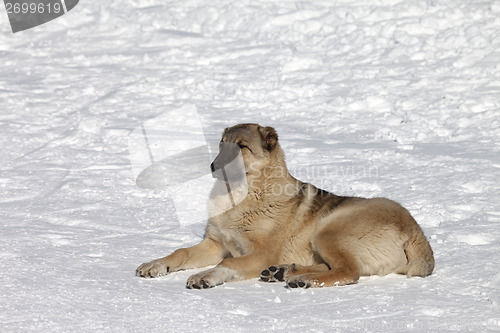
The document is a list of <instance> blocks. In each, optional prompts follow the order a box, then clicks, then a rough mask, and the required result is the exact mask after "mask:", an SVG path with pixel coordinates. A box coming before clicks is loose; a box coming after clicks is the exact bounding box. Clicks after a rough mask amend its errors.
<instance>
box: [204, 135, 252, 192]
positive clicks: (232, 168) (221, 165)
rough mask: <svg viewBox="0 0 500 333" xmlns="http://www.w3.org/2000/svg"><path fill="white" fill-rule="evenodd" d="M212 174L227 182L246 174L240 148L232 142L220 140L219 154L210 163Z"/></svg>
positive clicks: (236, 179) (237, 179)
mask: <svg viewBox="0 0 500 333" xmlns="http://www.w3.org/2000/svg"><path fill="white" fill-rule="evenodd" d="M210 169H211V170H212V176H213V177H214V178H217V179H219V180H222V181H225V182H226V183H228V182H233V181H239V180H241V179H243V178H244V177H245V175H246V170H245V164H244V163H243V156H242V154H241V149H240V147H238V145H236V144H234V143H228V142H222V143H221V144H220V146H219V155H217V157H216V158H215V159H214V161H213V162H212V164H211V165H210Z"/></svg>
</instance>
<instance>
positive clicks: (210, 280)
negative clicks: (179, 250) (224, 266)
mask: <svg viewBox="0 0 500 333" xmlns="http://www.w3.org/2000/svg"><path fill="white" fill-rule="evenodd" d="M222 283H223V282H222V281H219V280H218V279H217V278H216V277H215V274H213V272H211V270H208V271H204V272H201V273H198V274H195V275H192V276H191V277H190V278H189V279H188V280H187V283H186V287H187V288H189V289H208V288H213V287H215V286H217V285H220V284H222Z"/></svg>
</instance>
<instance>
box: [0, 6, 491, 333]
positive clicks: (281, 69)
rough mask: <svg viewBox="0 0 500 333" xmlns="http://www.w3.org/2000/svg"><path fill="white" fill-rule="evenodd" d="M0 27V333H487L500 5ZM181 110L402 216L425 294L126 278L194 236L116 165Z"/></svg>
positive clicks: (122, 9)
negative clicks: (189, 108)
mask: <svg viewBox="0 0 500 333" xmlns="http://www.w3.org/2000/svg"><path fill="white" fill-rule="evenodd" d="M0 7H1V6H0ZM1 8H2V9H0V12H2V13H1V14H0V16H2V17H3V19H2V20H0V59H1V62H2V66H0V102H1V105H2V108H1V113H0V131H1V132H0V133H1V136H0V148H1V164H0V170H1V171H0V172H1V173H0V189H1V190H0V207H1V208H0V226H1V243H0V258H1V259H0V278H1V280H0V281H1V285H0V298H1V302H0V331H2V332H30V331H33V332H35V331H36V332H48V331H50V332H66V331H72V332H94V331H116V332H118V331H119V332H123V331H126V332H135V331H150V330H156V331H159V332H169V331H171V332H181V331H204V332H205V331H206V332H216V331H221V330H224V331H231V330H234V331H245V332H253V331H273V330H276V331H285V330H286V331H313V332H322V331H323V332H332V331H381V332H400V331H418V332H424V331H474V332H478V331H500V270H499V266H500V254H499V244H500V203H499V197H500V185H499V178H500V154H499V153H500V143H499V137H500V119H499V118H500V117H499V112H500V2H499V1H497V0H493V1H480V0H477V1H456V0H428V1H422V0H339V1H326V0H325V1H285V0H275V1H264V0H253V1H192V0H186V1H164V0H163V1H162V0H136V1H132V0H107V1H97V0H94V1H80V3H79V4H78V6H77V7H75V8H74V9H73V10H72V11H71V12H69V13H68V14H66V15H64V16H63V17H61V18H59V19H56V20H54V21H52V22H50V23H47V24H45V25H42V26H40V27H37V28H34V29H31V30H27V31H24V32H20V33H17V34H12V33H11V30H10V26H9V24H8V20H7V15H6V13H5V10H4V8H3V7H1ZM189 104H194V105H196V106H197V107H198V111H199V114H200V118H201V120H202V122H203V125H204V126H205V128H204V130H205V134H206V136H207V138H210V139H211V140H216V139H217V138H218V137H219V136H220V133H221V132H222V129H223V128H224V127H226V126H230V125H233V124H236V123H240V122H259V123H262V124H265V125H271V126H274V127H275V128H276V129H277V130H278V133H279V134H280V140H281V144H282V146H283V148H284V150H285V153H286V154H287V161H288V164H289V167H290V169H291V170H292V171H293V173H294V174H295V175H296V176H297V177H298V178H300V179H302V180H305V181H310V182H312V183H314V184H316V185H319V186H322V187H323V188H325V189H327V190H330V191H333V192H335V193H338V194H345V195H359V196H368V197H373V196H386V197H389V198H392V199H395V200H397V201H399V202H401V203H402V204H403V205H404V206H406V207H407V208H408V209H409V210H410V211H411V212H412V214H413V215H414V216H415V217H416V219H417V220H418V221H419V223H420V224H421V225H422V227H423V229H424V231H425V233H426V235H427V236H428V237H429V239H430V242H431V245H432V247H433V249H434V252H435V257H436V270H435V272H434V274H433V275H432V276H430V277H428V278H425V279H421V278H412V279H407V278H405V277H402V276H396V275H390V276H387V277H369V278H362V280H361V281H360V282H359V283H358V284H356V285H351V286H346V287H339V288H325V289H314V290H313V289H307V290H289V289H287V288H285V287H284V286H283V285H282V284H265V283H261V282H259V281H257V280H251V281H245V282H240V283H232V284H226V285H223V286H220V287H217V288H214V289H211V290H202V291H197V290H187V289H185V281H186V279H187V277H188V276H189V275H191V274H192V273H193V272H180V273H176V274H172V275H169V276H166V277H162V278H159V279H147V280H146V279H141V278H137V277H135V276H134V271H135V268H136V267H137V266H138V265H139V264H141V263H143V262H145V261H149V260H151V259H154V258H158V257H160V256H163V255H166V254H168V253H170V252H171V251H173V250H174V249H176V248H178V247H185V246H190V245H193V244H196V243H197V242H199V241H200V240H201V239H202V237H203V232H204V224H203V223H202V222H199V223H193V224H190V225H185V226H182V225H180V224H179V222H178V219H177V218H176V212H175V207H174V205H173V203H172V202H173V201H172V198H171V197H170V196H169V194H168V193H166V192H165V191H153V190H144V189H141V188H139V187H137V186H136V184H135V179H134V177H133V176H132V172H131V166H130V161H129V154H128V147H127V140H128V139H127V138H128V135H129V134H130V133H131V132H132V131H133V129H134V128H137V127H138V126H140V125H141V123H143V122H145V121H147V120H148V119H152V118H154V117H157V116H159V115H162V114H164V113H165V112H166V111H168V110H171V109H174V108H178V107H181V106H184V105H189ZM193 219H195V220H199V221H201V220H202V217H201V216H193Z"/></svg>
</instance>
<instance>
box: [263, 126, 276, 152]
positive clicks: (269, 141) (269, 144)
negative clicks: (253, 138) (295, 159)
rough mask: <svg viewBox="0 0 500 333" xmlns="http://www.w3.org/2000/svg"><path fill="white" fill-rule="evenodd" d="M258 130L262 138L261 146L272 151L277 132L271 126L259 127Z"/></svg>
mask: <svg viewBox="0 0 500 333" xmlns="http://www.w3.org/2000/svg"><path fill="white" fill-rule="evenodd" d="M259 132H260V135H261V138H262V146H263V147H264V148H265V149H267V150H268V151H272V150H273V149H274V147H276V144H277V143H278V133H276V130H275V129H274V128H272V127H269V126H268V127H259Z"/></svg>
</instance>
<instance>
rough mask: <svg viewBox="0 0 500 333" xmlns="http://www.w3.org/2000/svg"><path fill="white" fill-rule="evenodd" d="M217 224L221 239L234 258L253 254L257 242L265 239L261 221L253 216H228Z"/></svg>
mask: <svg viewBox="0 0 500 333" xmlns="http://www.w3.org/2000/svg"><path fill="white" fill-rule="evenodd" d="M216 224H217V233H218V236H219V239H220V240H221V241H222V243H223V245H224V247H225V248H226V249H227V250H228V251H229V252H230V253H231V255H232V256H233V257H238V256H242V255H245V254H248V253H250V252H252V251H253V247H254V246H253V245H254V243H255V241H259V240H260V239H261V238H262V237H263V230H259V229H261V228H259V225H260V224H261V223H260V221H259V220H258V219H256V218H255V217H252V216H246V215H240V216H226V217H225V218H224V219H221V220H218V221H217V223H216Z"/></svg>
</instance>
